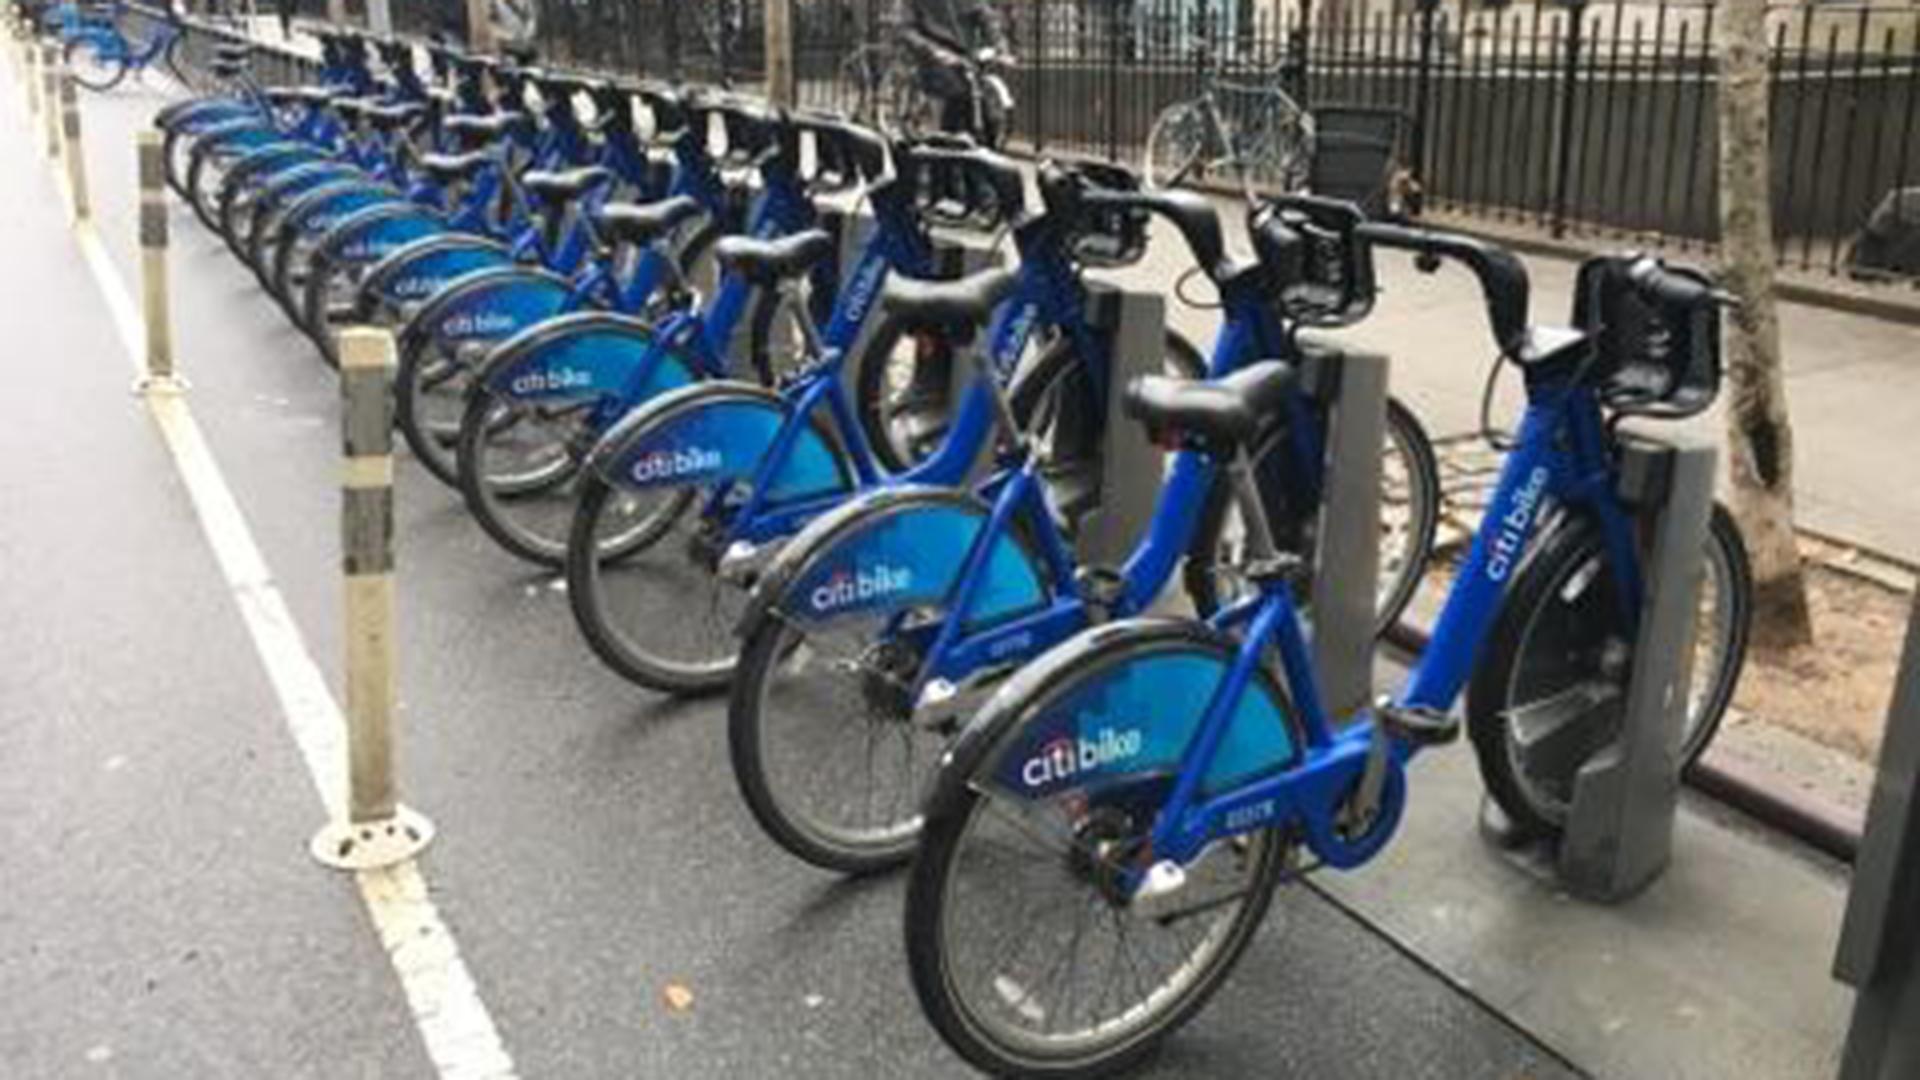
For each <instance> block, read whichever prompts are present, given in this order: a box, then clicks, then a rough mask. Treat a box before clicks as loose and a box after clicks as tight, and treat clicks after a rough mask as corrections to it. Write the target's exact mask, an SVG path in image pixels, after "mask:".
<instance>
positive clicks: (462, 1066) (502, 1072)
mask: <svg viewBox="0 0 1920 1080" xmlns="http://www.w3.org/2000/svg"><path fill="white" fill-rule="evenodd" d="M73 231H74V235H75V239H76V240H77V241H78V243H79V245H80V254H81V256H82V258H83V259H84V261H85V262H86V265H87V269H88V271H89V272H90V273H91V274H92V276H93V279H94V283H95V284H96V285H98V286H99V289H100V294H101V296H102V297H104V298H105V300H106V304H107V312H108V315H109V317H110V318H111V319H112V320H113V324H114V329H115V330H116V332H117V333H118V334H119V337H120V343H121V345H122V346H123V347H124V349H125V350H126V354H127V358H128V360H129V361H130V362H131V363H132V365H133V370H134V373H135V374H136V375H144V374H145V373H146V323H145V319H144V318H143V317H142V316H141V314H140V311H139V309H138V307H136V306H135V304H134V300H133V294H132V293H131V292H130V291H129V290H128V289H127V287H126V285H125V283H124V282H123V281H122V280H121V278H120V274H119V271H118V270H116V269H115V268H114V265H113V262H112V260H111V259H110V258H109V256H108V255H107V251H106V246H105V244H104V243H102V241H101V239H100V234H99V232H98V231H97V230H95V229H94V227H93V226H92V224H90V223H86V222H82V223H79V224H77V225H75V226H74V230H73ZM147 407H148V410H149V411H150V412H151V413H152V415H153V419H154V422H155V424H156V425H157V426H158V427H159V429H160V436H161V438H162V440H163V441H164V442H165V443H166V446H167V450H168V452H169V453H170V454H172V456H173V461H174V466H175V468H176V469H177V470H178V471H179V474H180V478H181V481H182V482H183V483H184V484H185V486H186V489H187V495H188V498H189V499H190V500H191V501H192V502H193V508H194V513H195V514H196V515H197V516H198V517H199V520H200V528H201V531H202V532H203V533H204V534H205V536H206V538H207V542H208V544H209V545H210V546H211V547H212V548H213V553H214V557H215V559H216V560H217V561H218V563H219V565H220V572H221V574H222V575H223V576H224V577H225V578H226V582H227V586H228V588H230V589H231V590H232V591H233V598H234V602H235V604H236V605H237V606H238V607H239V609H240V616H241V619H242V620H243V621H244V622H245V623H246V626H247V631H248V634H249V636H250V637H251V638H252V639H253V646H254V650H255V652H257V653H258V654H259V656H260V662H261V663H262V665H264V666H265V668H266V670H267V677H268V680H269V681H270V682H271V683H272V685H273V689H274V693H275V695H276V696H277V697H278V698H279V699H280V708H281V711H282V712H283V713H284V714H285V717H286V721H287V727H288V730H289V731H291V732H292V734H293V738H294V742H295V743H297V744H298V745H299V747H300V755H301V757H302V758H303V759H304V760H305V762H306V766H307V771H308V773H309V774H310V775H311V776H312V778H313V783H314V786H315V788H317V789H318V791H319V793H320V799H321V801H322V802H323V803H324V804H325V805H326V809H327V813H328V814H329V815H331V816H332V817H333V818H336V819H337V818H339V817H341V816H343V815H344V813H345V810H346V806H345V803H346V791H347V778H346V758H347V749H346V722H345V719H344V718H343V716H342V714H341V712H340V706H339V704H338V703H336V702H335V701H334V698H333V693H332V691H331V690H329V689H328V687H327V682H326V678H325V676H323V675H322V674H321V672H320V667H319V665H318V664H316V663H315V662H314V659H313V654H312V653H311V652H309V651H308V649H307V645H306V641H305V639H304V638H303V637H302V636H301V634H300V628H299V626H298V625H296V624H295V623H294V620H293V613H292V612H291V611H289V610H288V608H287V604H286V601H285V599H284V598H282V596H281V595H280V590H279V587H278V586H276V585H275V584H274V581H273V574H272V572H271V571H270V570H269V569H268V567H267V562H266V559H265V557H264V556H262V555H261V553H260V549H259V547H258V545H256V544H255V543H254V540H253V533H252V531H251V530H250V529H249V528H248V527H247V521H246V515H245V514H244V513H243V512H242V511H241V509H240V504H239V503H238V502H237V501H236V500H235V499H234V497H233V491H232V489H231V488H230V487H228V485H227V482H226V479H225V477H224V476H223V475H222V474H221V472H220V466H219V465H218V463H216V462H215V461H214V458H213V454H212V451H210V450H209V449H208V447H207V443H206V439H205V438H204V437H202V435H201V433H200V426H199V425H198V424H196V423H195V422H194V420H193V414H192V412H191V411H190V410H189V409H188V407H187V401H186V399H185V398H184V397H181V396H178V395H167V394H157V395H153V396H151V397H149V398H147ZM355 877H356V879H357V883H358V885H359V889H360V899H361V901H362V902H363V903H364V904H365V905H366V909H367V915H368V917H370V918H371V919H372V920H373V926H374V929H375V930H376V931H377V932H378V933H379V935H380V944H381V945H382V946H383V947H384V948H385V950H386V953H387V959H388V960H389V961H390V962H391V963H392V965H393V970H394V973H395V974H396V975H398V976H399V978H400V985H401V988H402V989H403V990H404V991H405V992H406V995H407V1004H408V1005H409V1007H410V1008H411V1010H412V1012H413V1019H414V1025H415V1027H416V1028H417V1029H418V1030H419V1032H420V1036H421V1038H422V1040H423V1041H424V1042H425V1043H426V1047H427V1054H428V1056H429V1057H430V1058H432V1060H433V1064H434V1067H435V1069H436V1070H438V1072H439V1074H440V1076H441V1077H443V1078H445V1080H513V1077H514V1075H515V1074H514V1065H513V1059H512V1057H510V1056H509V1055H508V1054H507V1049H506V1044H505V1043H504V1042H502V1040H501V1038H500V1033H499V1031H498V1029H496V1028H495V1027H494V1023H493V1017H492V1015H491V1014H490V1013H489V1012H488V1011H487V1007H486V1003H485V1002H484V1001H482V1000H481V998H480V991H479V988H478V987H477V986H475V984H474V981H473V976H472V975H471V974H470V973H469V972H468V971H467V966H466V964H465V963H464V962H462V961H461V959H460V951H459V948H458V947H457V946H456V944H455V942H454V939H453V934H452V932H451V931H450V930H448V928H447V925H446V923H444V922H443V921H442V920H441V918H440V913H439V911H438V909H437V908H436V907H435V906H434V903H433V899H432V897H431V896H430V895H429V890H428V888H427V883H426V879H425V877H423V876H422V874H421V872H420V868H419V866H418V865H417V863H416V862H415V861H413V860H411V859H410V860H408V861H406V862H404V863H401V864H400V865H398V866H394V867H390V868H388V869H386V870H371V871H361V872H359V873H357V874H356V875H355Z"/></svg>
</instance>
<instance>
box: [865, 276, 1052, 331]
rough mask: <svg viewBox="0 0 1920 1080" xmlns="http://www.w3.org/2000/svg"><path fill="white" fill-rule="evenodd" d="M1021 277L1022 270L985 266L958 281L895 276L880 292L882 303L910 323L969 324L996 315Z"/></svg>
mask: <svg viewBox="0 0 1920 1080" xmlns="http://www.w3.org/2000/svg"><path fill="white" fill-rule="evenodd" d="M1019 281H1020V272H1019V271H1018V270H1009V269H994V270H982V271H981V272H979V273H977V274H972V275H969V276H967V277H964V278H961V279H960V280H958V281H916V280H914V279H912V278H907V277H901V276H898V275H896V276H894V277H892V278H890V279H888V281H887V285H886V289H885V290H884V291H883V292H881V294H880V306H881V307H882V308H883V309H885V310H886V312H887V313H888V314H889V315H892V316H893V317H894V318H896V319H899V320H901V321H902V322H905V323H907V324H908V325H919V326H926V325H933V326H965V327H974V326H980V325H982V324H984V323H985V322H986V321H987V320H988V319H991V318H992V317H993V309H994V308H996V307H999V306H1000V301H1002V300H1005V299H1006V298H1007V297H1008V295H1010V294H1011V293H1012V292H1013V288H1014V286H1015V285H1016V284H1018V283H1019Z"/></svg>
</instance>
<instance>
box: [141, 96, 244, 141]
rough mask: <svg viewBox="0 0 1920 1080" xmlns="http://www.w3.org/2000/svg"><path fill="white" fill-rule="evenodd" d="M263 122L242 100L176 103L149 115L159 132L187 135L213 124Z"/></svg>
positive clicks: (198, 100)
mask: <svg viewBox="0 0 1920 1080" xmlns="http://www.w3.org/2000/svg"><path fill="white" fill-rule="evenodd" d="M249 117H251V118H253V119H256V120H258V119H263V116H262V114H261V112H260V109H259V108H258V107H257V106H254V105H249V104H247V103H246V102H242V101H207V100H204V99H196V100H193V101H177V102H175V103H173V104H172V105H169V106H167V107H166V108H164V109H161V110H160V111H159V112H157V113H155V114H153V126H154V127H157V128H159V129H160V130H161V131H165V132H169V133H177V134H182V135H191V134H195V133H197V132H200V131H204V130H206V129H207V128H210V127H213V126H214V125H216V124H225V123H231V122H232V121H234V120H239V119H243V118H249Z"/></svg>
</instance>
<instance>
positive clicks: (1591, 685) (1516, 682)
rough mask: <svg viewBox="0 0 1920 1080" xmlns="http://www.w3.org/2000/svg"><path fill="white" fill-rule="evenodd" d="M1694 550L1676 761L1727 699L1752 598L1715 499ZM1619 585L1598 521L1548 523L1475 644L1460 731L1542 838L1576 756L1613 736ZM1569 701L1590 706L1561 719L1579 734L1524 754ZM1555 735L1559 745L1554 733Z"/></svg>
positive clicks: (1742, 651)
mask: <svg viewBox="0 0 1920 1080" xmlns="http://www.w3.org/2000/svg"><path fill="white" fill-rule="evenodd" d="M1702 557H1703V559H1704V562H1705V574H1704V577H1703V579H1702V581H1701V587H1700V599H1699V605H1698V608H1697V613H1696V616H1695V618H1696V622H1695V631H1694V656H1693V673H1692V674H1693V678H1692V682H1691V684H1690V686H1689V689H1688V695H1687V716H1686V721H1685V728H1684V729H1683V730H1682V733H1681V739H1680V745H1679V758H1678V762H1679V766H1680V768H1682V769H1686V768H1688V767H1690V766H1692V764H1693V763H1694V762H1695V761H1697V760H1699V758H1700V756H1701V755H1702V754H1704V753H1705V752H1706V749H1707V747H1708V746H1709V745H1711V744H1712V742H1713V737H1714V735H1715V733H1716V732H1718V730H1719V727H1720V721H1721V718H1722V717H1723V716H1724V715H1725V713H1726V710H1727V705H1728V703H1729V702H1731V701H1732V699H1733V692H1734V689H1735V688H1736V686H1737V685H1738V683H1739V680H1740V671H1741V668H1742V667H1743V666H1744V665H1745V662H1746V651H1747V632H1748V620H1749V619H1750V618H1751V613H1752V606H1753V597H1752V591H1753V584H1752V578H1751V571H1750V569H1749V567H1748V564H1747V553H1746V545H1745V544H1744V543H1743V542H1742V540H1741V539H1740V532H1739V528H1738V526H1736V525H1735V524H1734V521H1733V516H1732V515H1731V514H1729V513H1728V512H1727V511H1726V509H1725V508H1724V507H1721V506H1719V505H1715V507H1714V510H1713V518H1712V521H1711V523H1710V526H1709V529H1708V533H1707V543H1706V550H1705V551H1704V552H1703V553H1702ZM1618 589H1619V585H1618V583H1617V581H1616V579H1615V576H1614V574H1613V572H1612V569H1611V565H1610V563H1609V562H1608V559H1607V555H1606V545H1605V544H1604V543H1603V541H1602V539H1601V537H1600V531H1599V529H1598V528H1597V527H1595V526H1593V525H1592V524H1591V523H1589V522H1587V521H1585V520H1581V521H1576V522H1573V523H1570V524H1569V525H1568V526H1566V527H1563V528H1559V529H1556V530H1554V531H1553V532H1552V533H1551V534H1549V536H1548V537H1547V538H1546V540H1545V541H1543V546H1542V547H1541V548H1540V549H1539V550H1538V552H1537V553H1536V554H1535V555H1533V556H1531V557H1530V558H1529V559H1528V561H1527V563H1526V564H1525V565H1524V568H1523V569H1522V570H1521V572H1520V576H1519V577H1518V578H1517V579H1516V580H1515V582H1514V584H1513V586H1512V592H1511V593H1510V594H1509V596H1508V599H1507V602H1506V603H1505V604H1503V605H1501V608H1500V613H1499V615H1498V616H1497V617H1496V619H1495V621H1494V624H1493V628H1492V629H1491V630H1490V631H1489V633H1488V636H1487V642H1486V644H1485V645H1484V646H1483V647H1482V649H1481V660H1480V662H1479V663H1478V664H1477V665H1476V666H1475V668H1474V677H1473V682H1472V684H1471V685H1470V686H1469V687H1468V691H1467V732H1468V734H1469V735H1470V736H1471V737H1472V741H1473V749H1474V754H1475V756H1476V757H1477V758H1478V760H1479V763H1480V773H1481V777H1482V778H1483V779H1484V781H1485V782H1486V785H1487V792H1488V794H1490V795H1491V796H1493V798H1494V800H1495V802H1497V803H1498V804H1499V806H1500V809H1501V810H1502V811H1503V812H1505V813H1506V815H1507V817H1508V819H1509V820H1511V821H1512V822H1513V823H1514V825H1515V826H1516V827H1517V828H1518V829H1519V830H1520V831H1521V832H1522V833H1525V834H1530V835H1545V836H1551V835H1555V834H1557V833H1558V832H1559V831H1560V830H1561V829H1563V828H1564V827H1565V825H1566V820H1567V813H1568V811H1569V809H1570V808H1571V806H1572V802H1573V794H1574V779H1575V776H1576V774H1577V771H1578V770H1577V766H1578V764H1579V763H1580V762H1582V761H1584V760H1585V758H1586V756H1587V755H1588V754H1589V753H1590V752H1592V751H1597V750H1598V749H1600V748H1601V747H1603V746H1605V745H1607V744H1608V743H1610V742H1612V741H1613V739H1614V738H1615V737H1616V736H1617V735H1618V734H1619V730H1620V729H1619V724H1620V721H1621V720H1622V719H1623V718H1624V715H1623V714H1624V711H1625V693H1626V683H1627V677H1628V676H1629V674H1630V673H1631V672H1632V668H1633V649H1634V642H1633V641H1632V639H1631V637H1630V636H1629V633H1628V632H1624V631H1622V630H1621V628H1620V626H1619V623H1620V620H1619V617H1618V615H1617V611H1618V607H1617V605H1618V603H1619V600H1618V596H1619V593H1618ZM1568 709H1575V710H1580V711H1582V712H1583V713H1584V712H1598V713H1599V717H1598V719H1596V720H1595V721H1593V722H1590V723H1583V724H1582V725H1580V726H1579V727H1577V728H1570V729H1568V730H1570V731H1573V732H1577V733H1578V735H1579V737H1580V738H1579V742H1578V743H1577V745H1570V746H1567V749H1566V751H1565V752H1564V753H1561V752H1555V753H1553V754H1552V755H1550V756H1549V755H1543V754H1541V753H1540V752H1538V751H1534V752H1531V753H1529V752H1524V750H1523V748H1524V747H1527V746H1539V745H1551V744H1549V743H1548V742H1547V741H1546V738H1545V736H1547V735H1548V734H1549V732H1550V730H1551V729H1550V728H1549V727H1548V725H1550V724H1553V722H1554V721H1556V720H1558V719H1560V718H1561V717H1562V716H1564V715H1565V712H1564V710H1568ZM1555 741H1556V742H1558V743H1560V744H1562V745H1563V746H1565V745H1567V740H1566V738H1565V737H1557V738H1556V739H1555ZM1563 763H1564V764H1565V765H1566V766H1567V767H1562V764H1563Z"/></svg>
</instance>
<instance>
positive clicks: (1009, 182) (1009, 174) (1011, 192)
mask: <svg viewBox="0 0 1920 1080" xmlns="http://www.w3.org/2000/svg"><path fill="white" fill-rule="evenodd" d="M904 155H905V157H906V159H907V160H908V161H911V162H948V163H951V164H955V165H960V166H962V167H965V168H971V169H977V170H978V171H979V173H980V175H982V176H983V177H985V178H986V181H987V185H988V186H989V187H990V188H992V189H993V198H994V201H995V202H996V203H998V204H999V206H1000V213H1001V216H1002V217H1004V218H1006V219H1007V220H1009V221H1011V220H1014V219H1016V218H1018V217H1019V216H1020V215H1021V214H1022V213H1023V212H1024V211H1025V210H1026V207H1027V179H1026V175H1025V174H1024V173H1022V172H1021V171H1020V166H1019V164H1018V163H1017V162H1015V161H1014V160H1013V159H1012V158H1010V157H1007V156H1006V155H1005V154H1002V153H1000V152H999V151H997V150H989V149H987V148H986V147H984V146H973V145H970V144H966V143H962V142H960V141H958V140H934V141H923V142H918V143H914V144H913V145H912V146H911V147H908V148H906V149H905V150H904ZM902 171H904V170H902Z"/></svg>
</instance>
